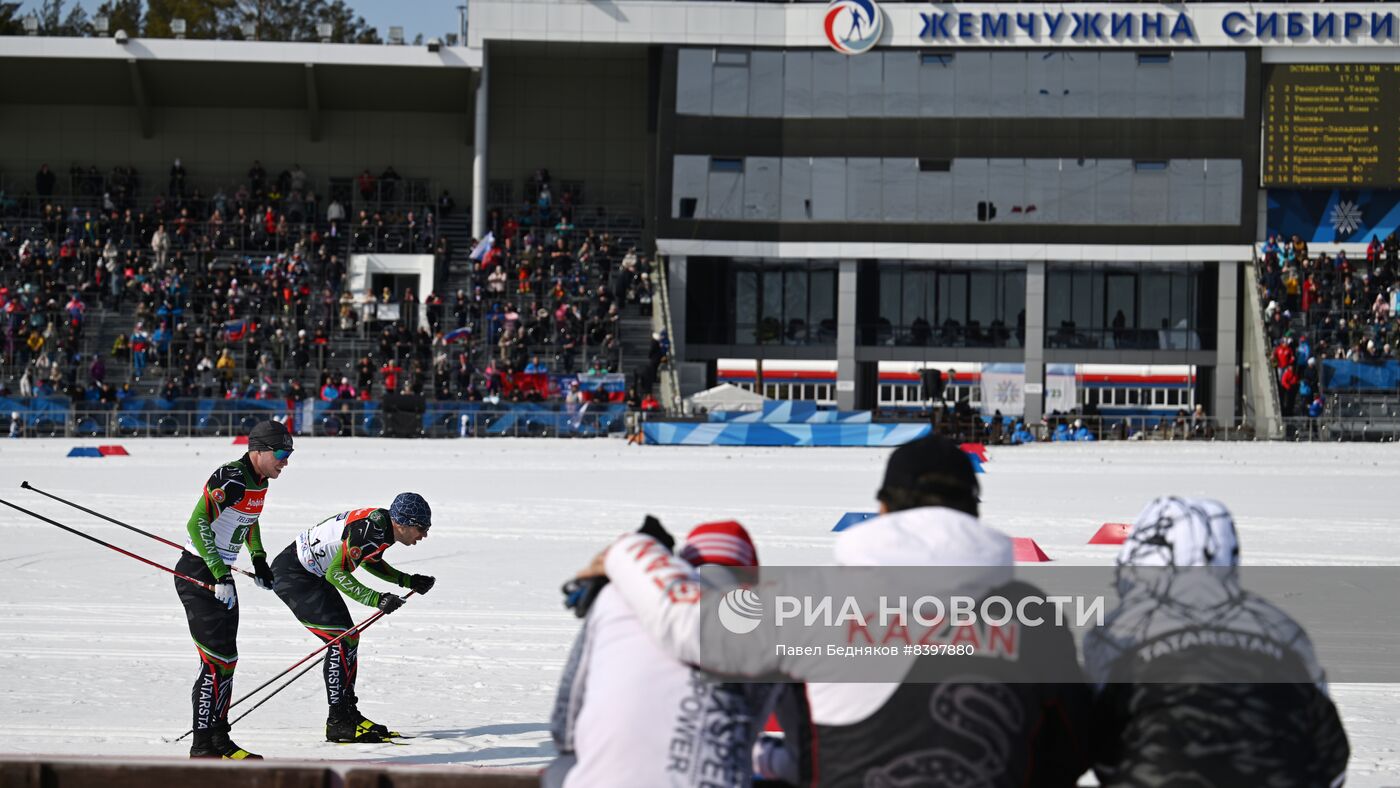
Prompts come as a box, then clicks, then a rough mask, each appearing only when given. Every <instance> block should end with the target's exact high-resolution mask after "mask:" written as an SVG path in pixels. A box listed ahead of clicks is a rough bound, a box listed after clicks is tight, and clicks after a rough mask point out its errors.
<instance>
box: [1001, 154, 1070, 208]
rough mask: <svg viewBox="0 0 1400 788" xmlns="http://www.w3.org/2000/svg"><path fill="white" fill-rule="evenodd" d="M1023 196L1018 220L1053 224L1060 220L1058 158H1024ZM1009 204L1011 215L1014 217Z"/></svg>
mask: <svg viewBox="0 0 1400 788" xmlns="http://www.w3.org/2000/svg"><path fill="white" fill-rule="evenodd" d="M1024 174H1025V184H1026V186H1025V189H1026V191H1025V198H1024V201H1023V203H1022V205H1021V206H1020V207H1021V213H1020V214H1019V216H1020V219H1019V220H1020V221H1022V222H1026V223H1028V224H1054V223H1056V222H1058V221H1059V220H1060V160H1059V159H1026V160H1025V173H1024ZM1016 216H1017V213H1016V206H1014V205H1013V206H1011V217H1013V218H1014V217H1016Z"/></svg>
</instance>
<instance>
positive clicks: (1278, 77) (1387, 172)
mask: <svg viewBox="0 0 1400 788" xmlns="http://www.w3.org/2000/svg"><path fill="white" fill-rule="evenodd" d="M1266 69H1267V70H1266V71H1265V73H1264V115H1263V122H1264V161H1263V165H1264V166H1263V173H1264V177H1263V180H1264V185H1265V186H1273V187H1281V188H1290V187H1291V188H1304V189H1307V188H1317V189H1337V188H1346V189H1395V188H1400V64H1392V63H1386V64H1373V63H1291V64H1278V65H1272V66H1267V67H1266Z"/></svg>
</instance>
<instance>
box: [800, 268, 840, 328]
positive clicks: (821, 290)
mask: <svg viewBox="0 0 1400 788" xmlns="http://www.w3.org/2000/svg"><path fill="white" fill-rule="evenodd" d="M811 285H812V287H811V301H810V308H809V311H808V316H807V322H808V323H809V324H810V325H811V326H812V330H813V331H814V332H815V338H816V340H817V341H819V342H821V343H823V344H826V343H831V342H835V341H836V269H835V268H834V267H829V266H823V267H816V268H813V269H812V272H811Z"/></svg>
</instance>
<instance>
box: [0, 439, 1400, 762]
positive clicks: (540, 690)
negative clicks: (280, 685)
mask: <svg viewBox="0 0 1400 788" xmlns="http://www.w3.org/2000/svg"><path fill="white" fill-rule="evenodd" d="M75 445H93V444H91V443H84V442H78V441H67V440H30V441H3V442H0V497H3V498H5V499H7V500H10V501H13V502H15V503H17V504H19V505H21V506H25V507H27V508H30V509H33V510H36V511H38V512H41V513H43V514H46V515H48V516H50V517H53V518H55V519H58V520H59V521H61V522H64V523H67V524H70V525H73V526H80V527H82V528H85V529H88V530H89V531H90V532H91V533H93V534H95V535H97V536H99V537H101V538H103V539H106V540H108V541H112V542H115V543H116V544H119V545H122V546H124V547H128V548H131V549H136V550H139V551H141V552H143V553H144V554H145V555H147V556H149V557H151V558H153V559H157V560H161V561H162V562H166V563H169V564H173V563H174V561H175V560H176V559H177V558H178V555H177V553H176V551H175V550H173V549H171V548H170V547H167V546H164V545H161V544H159V543H157V542H154V541H152V540H148V539H146V538H144V537H142V536H139V535H137V534H132V533H130V532H127V531H124V530H122V529H120V528H118V527H117V526H114V525H111V524H108V523H104V522H102V521H100V520H96V519H94V518H91V517H88V516H86V515H83V514H81V513H79V512H76V511H74V510H72V509H68V508H67V507H64V506H62V505H60V504H57V503H54V502H52V501H49V500H47V499H45V498H42V497H40V496H38V495H36V494H34V493H31V492H27V491H24V490H21V489H20V488H19V484H20V482H21V481H22V480H26V479H27V480H28V481H30V482H31V483H32V484H34V485H35V486H37V487H40V488H43V489H47V490H49V491H50V492H53V493H55V494H59V495H63V496H65V497H69V498H72V499H75V500H77V501H78V502H80V503H83V504H85V505H87V506H89V507H91V508H94V509H97V510H99V511H103V512H106V513H108V514H110V515H112V516H114V517H117V518H119V519H123V520H125V521H127V522H130V523H132V524H134V525H137V526H140V527H142V528H146V529H148V530H152V531H154V532H157V533H160V534H162V535H164V536H166V537H168V538H171V539H175V540H182V539H183V536H182V534H183V523H184V522H185V519H186V518H187V517H188V515H189V512H190V508H191V507H192V506H193V504H194V502H195V499H196V497H197V495H198V494H199V490H200V486H201V485H202V484H203V482H204V480H205V478H207V476H208V474H209V473H210V472H211V471H212V470H213V468H214V467H216V466H217V465H218V464H220V463H222V462H224V461H227V460H229V459H232V458H234V457H236V456H237V455H238V453H239V451H240V450H239V449H236V448H235V447H233V446H230V445H228V442H227V440H216V439H209V440H188V441H186V440H176V439H166V440H160V439H148V440H135V441H127V442H126V443H125V444H124V445H125V446H126V448H127V449H128V450H129V451H130V452H131V456H129V457H108V458H102V459H67V458H66V457H65V455H66V454H67V451H68V449H69V448H70V447H72V446H75ZM297 446H298V450H297V453H296V455H295V456H294V457H293V459H292V462H291V465H290V466H289V468H288V469H287V470H286V471H285V472H284V473H283V475H282V478H281V479H278V480H276V481H274V482H273V483H272V486H271V489H270V490H269V494H268V497H267V508H266V511H265V514H264V516H263V534H264V537H263V538H264V540H265V542H266V544H267V547H268V550H269V552H270V553H275V552H277V551H279V550H281V548H282V547H283V546H285V545H286V544H287V543H289V542H290V541H291V540H292V539H293V537H294V536H295V534H296V533H297V532H298V531H299V530H301V529H304V528H306V527H309V526H310V525H312V524H314V523H315V522H317V521H319V520H320V519H322V518H323V517H325V516H327V515H330V514H334V513H336V512H340V511H344V510H347V509H351V508H358V507H362V506H369V505H387V503H388V502H389V500H391V499H392V497H393V496H394V494H395V493H398V492H400V491H402V490H405V489H412V490H416V491H418V492H421V493H423V494H424V495H425V496H426V497H427V498H428V500H429V501H430V502H431V503H432V505H433V510H434V524H435V527H434V528H433V530H432V532H431V536H430V537H429V538H428V539H427V540H425V541H424V542H422V543H421V544H419V545H417V546H415V547H412V548H409V547H403V546H397V547H395V548H394V549H393V550H392V551H391V552H390V554H389V556H388V557H389V560H390V561H391V562H392V563H393V564H394V565H395V566H398V567H400V568H403V569H407V570H410V571H414V572H422V573H427V574H433V575H436V576H437V578H438V584H437V587H436V588H435V589H434V590H433V592H432V593H431V594H430V595H428V596H426V597H424V598H422V599H413V600H411V601H410V602H409V604H408V605H407V606H405V607H404V608H403V609H402V610H400V611H399V612H397V613H395V614H394V615H393V616H390V617H387V618H386V619H384V620H383V621H381V622H380V623H378V624H376V625H375V626H374V627H373V628H372V629H370V630H368V631H367V632H366V634H365V637H364V639H363V641H362V643H361V648H360V659H361V666H360V675H359V682H358V693H359V695H360V698H361V704H360V707H361V710H362V711H364V712H365V713H366V714H367V716H369V717H370V718H371V719H373V720H376V721H381V722H384V723H387V724H388V725H389V726H390V727H394V728H397V729H400V730H403V731H405V732H414V733H418V734H420V736H421V738H419V739H417V740H415V741H413V742H412V743H410V744H409V745H407V746H393V745H332V744H327V743H325V742H324V741H322V724H323V721H324V716H325V697H324V689H323V685H322V682H321V678H320V673H319V668H318V669H317V670H316V671H313V672H312V674H310V675H308V676H306V677H304V678H303V679H301V680H300V681H299V682H297V683H296V684H294V685H292V687H291V688H290V689H288V690H287V691H285V692H284V693H282V694H281V695H279V696H278V697H276V698H275V699H273V700H272V701H271V702H269V703H268V704H267V705H265V706H263V707H262V708H260V709H258V710H257V711H256V712H255V713H254V714H253V715H252V716H250V717H249V718H248V719H247V720H245V721H244V722H243V723H240V724H239V725H238V727H237V728H236V737H235V738H236V739H237V741H239V742H240V743H241V744H243V745H244V746H246V747H248V748H249V749H251V750H253V751H255V752H260V753H262V754H264V755H267V756H270V757H289V758H326V759H360V760H374V761H380V762H391V763H463V764H475V765H490V766H505V765H539V764H543V763H544V762H546V761H547V760H548V758H549V757H550V756H551V755H552V747H551V745H550V743H549V736H548V731H547V723H548V716H549V710H550V705H551V701H552V699H553V694H554V685H555V681H556V678H557V676H558V674H559V670H560V668H561V666H562V663H563V660H564V657H565V654H566V651H567V649H568V646H569V643H570V642H571V640H572V638H573V634H574V632H575V629H576V621H575V619H573V618H572V617H571V616H570V615H569V614H568V613H567V612H566V611H564V610H563V608H562V606H561V604H560V595H559V592H558V588H559V585H560V583H561V582H562V581H563V580H564V579H565V578H567V577H569V576H570V575H572V573H573V572H574V571H575V570H576V569H577V568H578V567H580V566H582V565H583V564H585V563H586V562H587V561H588V559H589V558H590V557H591V556H592V555H593V553H594V552H596V551H597V550H598V549H599V548H601V547H602V546H604V545H606V544H607V543H608V542H609V540H611V539H612V538H613V537H614V536H616V535H617V534H619V533H621V532H623V531H628V530H632V529H634V528H636V526H637V525H638V524H640V522H641V519H642V517H643V515H645V514H647V513H652V514H655V515H657V516H658V517H660V518H661V520H662V522H663V523H665V524H666V525H667V526H669V527H670V528H671V530H672V531H675V532H678V533H680V534H683V533H684V532H685V531H686V530H688V529H689V528H690V527H691V526H692V525H694V524H696V523H698V522H701V521H704V520H713V519H727V518H736V519H739V520H741V521H743V522H744V523H745V524H746V525H747V526H748V527H749V529H750V530H751V531H752V533H753V534H754V538H755V540H756V542H757V544H758V549H759V555H760V557H761V558H762V559H763V561H764V562H765V563H770V564H822V563H827V557H828V555H829V546H830V542H831V527H832V525H833V524H834V523H835V522H836V520H837V519H838V518H839V517H840V516H841V514H842V513H844V512H847V511H870V510H872V509H873V508H874V500H873V498H874V492H875V489H876V488H877V487H878V486H879V482H880V477H881V473H882V470H883V466H884V461H885V457H886V456H887V455H888V450H881V449H743V448H728V447H705V448H688V447H645V448H639V447H635V446H626V445H624V444H623V442H622V441H619V440H595V441H561V440H528V439H519V440H505V439H502V440H451V441H438V442H428V441H396V440H368V439H300V440H298V443H297ZM991 458H992V459H991V462H990V463H989V465H988V473H987V474H986V475H985V476H983V477H982V479H983V500H984V504H983V506H984V520H985V521H986V522H987V523H988V524H990V525H994V526H997V527H1000V528H1002V529H1004V530H1005V531H1007V532H1008V533H1011V534H1013V535H1016V536H1029V537H1033V538H1035V539H1036V541H1037V542H1039V544H1040V545H1041V547H1043V548H1044V549H1045V551H1046V552H1047V553H1049V555H1050V556H1051V557H1053V558H1055V559H1056V560H1058V561H1062V562H1066V563H1079V564H1106V563H1109V562H1111V560H1112V556H1113V553H1114V548H1111V547H1093V546H1089V545H1086V544H1085V542H1086V540H1087V539H1088V538H1089V536H1090V535H1091V534H1092V533H1093V532H1094V531H1095V529H1096V528H1097V527H1098V525H1099V524H1100V523H1102V522H1104V521H1127V520H1129V519H1130V518H1131V517H1132V516H1133V515H1134V514H1136V512H1137V511H1138V509H1139V508H1141V506H1142V505H1143V504H1144V503H1146V501H1147V500H1148V499H1150V498H1151V497H1153V496H1155V495H1159V494H1164V493H1178V494H1183V495H1208V496H1212V497H1216V498H1220V499H1221V500H1223V501H1225V502H1226V503H1227V504H1228V505H1230V506H1231V508H1232V509H1233V510H1234V512H1235V515H1236V519H1237V521H1238V523H1239V527H1240V534H1241V541H1242V546H1243V555H1244V559H1245V561H1246V562H1247V563H1250V564H1271V565H1280V564H1314V565H1318V564H1322V565H1349V564H1393V563H1397V562H1400V530H1398V529H1397V528H1396V524H1395V516H1394V512H1395V510H1396V506H1395V489H1396V487H1395V479H1396V478H1400V451H1397V450H1396V449H1395V448H1394V447H1392V446H1379V445H1371V446H1365V445H1344V446H1339V445H1275V444H1237V445H1231V444H1208V443H1192V444H1183V443H1176V444H1107V443H1105V444H1089V445H1081V444H1075V445H1065V444H1059V445H1053V446H1050V445H1042V446H1031V447H1018V448H1014V449H1013V448H993V449H992V450H991ZM0 533H3V534H4V535H5V541H4V544H5V548H6V549H5V550H4V551H3V552H0V612H2V613H3V615H0V753H5V754H14V753H62V754H93V755H118V754H120V755H141V756H158V755H168V756H180V755H183V754H184V753H185V751H186V750H185V746H184V744H183V743H182V744H170V743H166V742H165V741H164V740H163V738H170V737H173V736H176V735H178V734H179V733H181V732H182V731H184V730H185V729H186V728H187V727H188V725H189V723H190V706H189V693H190V685H191V683H192V682H193V680H194V677H195V672H196V665H197V662H196V657H195V652H194V649H193V647H192V645H191V643H190V640H189V635H188V632H187V630H186V627H185V620H184V614H183V610H182V608H181V607H180V605H179V603H178V601H177V600H176V597H175V593H174V589H173V588H172V584H173V581H172V579H171V578H170V576H169V575H164V574H162V573H160V572H157V571H155V570H151V569H148V568H146V567H144V566H142V565H141V564H139V563H137V562H135V561H132V560H130V559H127V558H123V557H121V556H119V555H117V554H115V553H113V552H111V551H109V550H105V549H102V548H101V547H98V546H97V545H94V544H91V543H89V542H85V541H83V540H81V539H78V538H77V537H75V536H72V535H70V534H67V533H64V532H62V531H60V530H58V529H56V528H53V527H51V526H49V525H45V524H43V523H41V522H39V521H37V520H34V519H32V518H29V517H27V516H24V515H21V514H19V513H17V512H14V511H12V510H10V509H7V508H0ZM244 563H245V564H246V560H245V561H244ZM366 580H367V582H368V583H369V584H371V585H375V586H377V587H382V586H383V584H382V583H380V582H379V581H377V580H376V579H374V578H372V577H371V578H367V579H366ZM238 587H239V593H240V604H241V607H242V622H241V626H242V631H241V633H240V637H239V651H240V657H241V659H240V664H239V671H238V682H237V689H241V690H244V691H247V690H251V689H252V688H253V687H255V686H256V685H258V684H260V683H262V681H263V680H265V679H266V678H268V677H270V676H272V675H274V674H275V673H277V672H279V671H280V670H281V669H282V668H284V667H286V666H287V665H289V664H291V663H292V662H294V661H295V660H296V659H298V658H299V657H301V656H303V655H305V654H306V653H307V652H309V651H311V650H312V649H313V648H315V647H316V645H317V643H316V642H315V641H314V640H313V639H312V637H311V635H310V634H308V633H307V632H306V631H305V630H304V629H302V628H301V627H300V626H299V625H298V624H297V623H296V621H295V620H294V619H293V617H292V615H291V613H290V612H288V610H287V609H286V608H285V607H284V606H283V605H282V604H281V602H279V601H278V600H277V598H276V597H275V596H273V594H272V593H271V592H268V591H262V590H260V589H258V588H256V587H254V585H253V584H252V583H251V582H249V581H248V580H247V579H246V578H240V581H239V586H238ZM351 605H352V607H354V603H351ZM353 612H354V613H355V614H356V617H357V618H360V617H362V616H363V615H365V614H367V613H368V612H369V611H368V609H362V610H355V611H353ZM1334 695H1335V696H1336V698H1337V702H1338V705H1339V707H1340V709H1341V712H1342V715H1343V718H1344V721H1345V723H1346V726H1347V731H1348V734H1349V736H1350V738H1351V744H1352V761H1351V774H1350V780H1349V782H1350V784H1352V785H1382V784H1392V785H1393V784H1395V783H1397V782H1400V754H1397V752H1396V747H1397V742H1396V739H1395V734H1394V731H1395V730H1396V729H1397V726H1400V686H1397V685H1345V686H1334ZM238 711H240V710H235V713H237V712H238Z"/></svg>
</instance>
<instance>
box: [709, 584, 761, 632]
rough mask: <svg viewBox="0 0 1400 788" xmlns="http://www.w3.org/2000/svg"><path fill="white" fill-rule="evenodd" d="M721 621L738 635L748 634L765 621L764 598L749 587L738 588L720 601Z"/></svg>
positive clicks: (726, 627)
mask: <svg viewBox="0 0 1400 788" xmlns="http://www.w3.org/2000/svg"><path fill="white" fill-rule="evenodd" d="M719 623H721V624H723V625H724V628H725V629H727V630H729V631H730V632H733V633H734V634H736V635H747V634H749V633H750V632H752V631H754V630H755V629H758V625H759V624H761V623H763V600H761V599H759V598H758V594H755V593H754V592H752V591H750V590H748V589H747V588H736V589H734V590H733V591H730V592H729V593H727V594H725V595H724V598H722V599H720V601H719Z"/></svg>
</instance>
